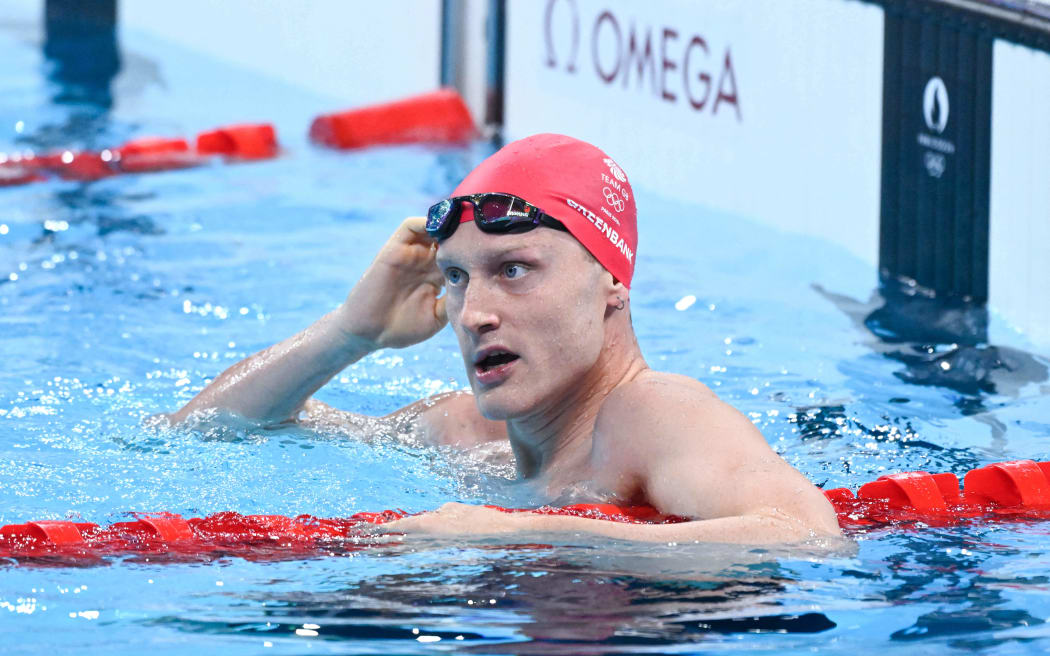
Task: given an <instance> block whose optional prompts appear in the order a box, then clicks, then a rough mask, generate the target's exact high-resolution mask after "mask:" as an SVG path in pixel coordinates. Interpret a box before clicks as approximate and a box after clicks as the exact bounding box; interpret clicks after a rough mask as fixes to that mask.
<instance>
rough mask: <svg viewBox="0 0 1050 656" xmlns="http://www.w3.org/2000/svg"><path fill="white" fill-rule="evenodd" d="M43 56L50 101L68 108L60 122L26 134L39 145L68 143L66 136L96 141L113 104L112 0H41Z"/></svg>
mask: <svg viewBox="0 0 1050 656" xmlns="http://www.w3.org/2000/svg"><path fill="white" fill-rule="evenodd" d="M45 17H46V37H45V41H44V56H45V57H46V58H47V62H48V71H47V76H48V79H50V80H51V81H52V82H53V83H54V91H53V92H52V94H51V100H52V102H53V103H54V104H55V105H59V106H66V107H69V108H70V111H69V113H68V115H67V118H66V120H65V122H64V123H62V124H58V125H45V126H43V127H41V128H40V129H39V130H37V131H36V132H35V133H34V134H33V135H31V136H30V137H27V141H29V142H30V145H35V146H38V147H46V146H52V147H54V146H62V145H66V144H68V141H69V139H70V136H71V135H76V136H77V137H81V138H83V139H84V140H85V142H86V143H85V146H87V147H92V146H94V145H95V144H94V143H92V142H93V141H94V139H93V137H95V136H97V135H99V134H102V133H103V132H104V131H105V130H104V128H105V127H106V123H107V121H108V115H109V110H110V109H111V108H112V106H113V94H112V84H113V80H114V78H115V77H116V76H117V73H119V72H120V65H121V60H120V50H119V48H118V46H117V29H116V3H114V2H88V3H85V2H71V1H62V0H59V1H55V0H51V1H49V2H47V3H46V14H45Z"/></svg>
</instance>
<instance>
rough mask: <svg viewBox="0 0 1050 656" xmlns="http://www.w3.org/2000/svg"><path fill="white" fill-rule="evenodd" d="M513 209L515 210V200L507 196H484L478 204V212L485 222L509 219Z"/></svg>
mask: <svg viewBox="0 0 1050 656" xmlns="http://www.w3.org/2000/svg"><path fill="white" fill-rule="evenodd" d="M519 204H520V203H519ZM512 209H514V199H513V198H509V197H507V196H497V195H491V196H484V197H482V198H481V200H480V201H479V202H478V211H479V212H480V213H481V216H482V218H484V219H485V221H498V220H500V219H505V218H508V217H507V215H508V214H509V213H510V211H511V210H512Z"/></svg>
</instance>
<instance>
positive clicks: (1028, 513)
mask: <svg viewBox="0 0 1050 656" xmlns="http://www.w3.org/2000/svg"><path fill="white" fill-rule="evenodd" d="M825 495H826V496H827V497H828V499H829V500H830V501H831V503H832V505H833V506H834V507H835V510H836V512H837V513H838V515H839V524H840V525H841V526H842V527H843V528H846V529H863V528H873V527H880V526H921V525H928V526H947V525H952V524H957V523H959V522H962V521H972V520H976V519H980V520H984V521H1000V520H1040V519H1050V462H1033V461H1031V460H1014V461H1010V462H1000V463H995V464H992V465H987V466H985V467H981V468H979V469H974V470H973V471H970V472H968V473H967V474H966V475H965V477H964V479H963V487H962V489H960V488H959V479H958V477H956V476H955V474H950V473H947V474H928V473H926V472H906V473H901V474H890V475H888V476H882V477H881V478H879V479H878V480H876V481H872V482H870V483H867V484H865V485H862V486H861V487H860V489H859V490H858V491H857V494H856V495H854V494H853V492H852V491H850V490H848V489H846V488H837V489H834V490H827V491H826V492H825ZM489 507H490V508H497V509H498V510H502V511H504V512H533V513H539V514H547V515H570V516H576V517H586V518H590V519H598V520H605V521H614V522H629V523H677V522H684V521H688V518H685V517H676V516H672V515H662V514H660V513H659V512H658V511H656V510H655V509H654V508H651V507H649V506H629V507H625V506H617V505H614V504H576V505H571V506H565V507H560V508H553V507H550V506H544V507H542V508H536V509H507V508H499V507H498V506H489ZM406 516H408V513H406V512H404V511H400V510H386V511H383V512H378V513H367V512H362V513H357V514H356V515H353V516H351V517H349V518H345V519H339V518H330V519H321V518H317V517H312V516H310V515H300V516H298V517H285V516H283V515H241V514H238V513H233V512H223V513H217V514H214V515H209V516H208V517H203V518H190V519H184V518H182V517H181V516H179V515H174V514H170V513H156V514H139V515H136V516H135V519H134V521H128V522H116V523H114V524H111V525H110V526H108V527H105V528H102V527H100V526H99V525H98V524H91V523H81V522H68V521H53V520H50V521H35V522H26V523H25V524H10V525H7V526H3V527H0V558H6V559H16V560H19V561H22V560H26V561H34V562H36V561H39V562H45V563H51V564H60V565H66V564H70V565H73V564H90V563H98V562H102V559H103V558H105V557H110V556H132V557H139V558H148V559H150V560H154V561H155V560H186V559H192V560H201V559H212V558H218V557H225V556H238V557H241V558H245V559H249V560H275V559H288V558H304V557H309V556H320V555H325V554H331V553H345V552H350V551H355V550H358V549H363V548H366V547H371V546H375V545H377V544H379V542H377V541H376V538H375V537H374V534H375V531H374V526H375V525H379V524H385V523H387V522H390V521H393V520H396V519H401V518H402V517H406ZM366 538H368V539H366Z"/></svg>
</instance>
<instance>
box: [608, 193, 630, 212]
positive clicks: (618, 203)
mask: <svg viewBox="0 0 1050 656" xmlns="http://www.w3.org/2000/svg"><path fill="white" fill-rule="evenodd" d="M602 193H603V194H605V202H606V203H609V205H612V208H613V209H614V210H616V211H617V212H622V211H623V208H624V207H626V204H625V203H624V202H623V199H622V198H620V197H619V196H618V195H617V194H616V192H615V191H613V190H612V189H609V188H608V187H605V188H603V189H602Z"/></svg>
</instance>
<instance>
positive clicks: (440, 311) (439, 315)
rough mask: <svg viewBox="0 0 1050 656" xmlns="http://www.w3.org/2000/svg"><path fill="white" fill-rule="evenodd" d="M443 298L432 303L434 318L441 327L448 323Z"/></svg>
mask: <svg viewBox="0 0 1050 656" xmlns="http://www.w3.org/2000/svg"><path fill="white" fill-rule="evenodd" d="M445 298H446V297H445V296H442V297H441V298H439V299H438V300H437V301H436V302H435V303H434V318H435V319H437V320H438V321H439V322H440V323H441V325H442V327H444V325H445V324H446V323H448V310H447V309H446V307H445Z"/></svg>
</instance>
